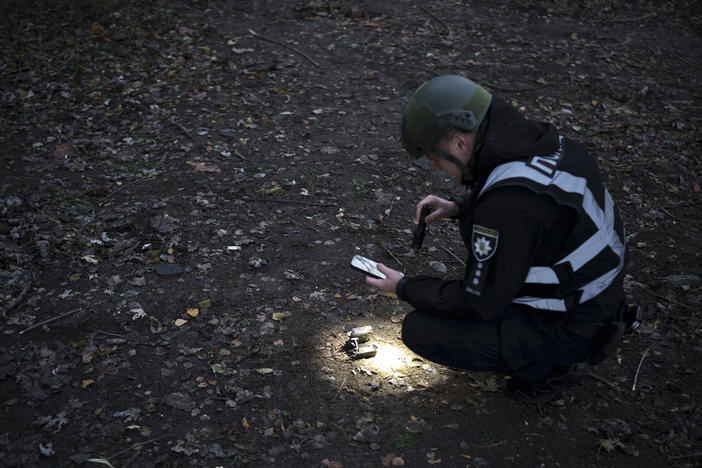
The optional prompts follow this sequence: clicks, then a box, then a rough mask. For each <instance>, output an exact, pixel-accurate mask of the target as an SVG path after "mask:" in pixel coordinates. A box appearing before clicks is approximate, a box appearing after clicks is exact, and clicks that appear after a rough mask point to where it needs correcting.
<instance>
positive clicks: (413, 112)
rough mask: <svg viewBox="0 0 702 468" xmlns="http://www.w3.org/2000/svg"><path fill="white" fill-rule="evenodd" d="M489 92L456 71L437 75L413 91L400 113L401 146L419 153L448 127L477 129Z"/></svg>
mask: <svg viewBox="0 0 702 468" xmlns="http://www.w3.org/2000/svg"><path fill="white" fill-rule="evenodd" d="M491 99H492V95H491V94H490V93H489V92H488V91H487V90H486V89H485V88H483V87H482V86H480V85H478V84H476V83H474V82H473V81H471V80H469V79H467V78H463V77H462V76H458V75H444V76H439V77H436V78H434V79H432V80H429V81H427V82H426V83H424V84H423V85H421V86H420V87H419V88H417V90H416V91H415V92H414V94H413V95H412V97H411V98H410V100H409V102H408V103H407V106H406V107H405V112H404V115H403V116H402V128H401V132H402V146H404V148H405V150H407V152H408V153H409V154H410V155H412V156H414V157H418V156H421V155H423V154H426V153H428V152H430V151H434V149H435V146H436V143H437V142H438V141H439V138H440V137H441V135H442V134H443V133H444V132H445V131H446V130H448V129H449V128H457V129H459V130H463V131H466V132H474V131H476V130H478V128H479V127H480V124H481V123H482V121H483V119H484V118H485V114H486V113H487V110H488V108H489V107H490V101H491Z"/></svg>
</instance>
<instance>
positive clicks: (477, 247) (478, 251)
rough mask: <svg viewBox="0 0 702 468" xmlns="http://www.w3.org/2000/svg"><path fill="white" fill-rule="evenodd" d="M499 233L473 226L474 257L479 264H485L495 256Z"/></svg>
mask: <svg viewBox="0 0 702 468" xmlns="http://www.w3.org/2000/svg"><path fill="white" fill-rule="evenodd" d="M498 239H499V233H498V232H497V231H495V230H494V229H488V228H486V227H483V226H479V225H477V224H474V225H473V237H472V241H471V243H472V245H473V255H475V258H476V259H477V260H478V261H479V262H485V261H487V260H489V259H490V257H492V256H493V255H494V254H495V251H496V250H497V240H498Z"/></svg>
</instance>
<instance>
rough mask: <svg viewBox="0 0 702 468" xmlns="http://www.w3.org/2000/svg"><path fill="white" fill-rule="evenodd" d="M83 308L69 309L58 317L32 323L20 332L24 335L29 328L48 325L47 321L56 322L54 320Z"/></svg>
mask: <svg viewBox="0 0 702 468" xmlns="http://www.w3.org/2000/svg"><path fill="white" fill-rule="evenodd" d="M81 310H83V309H82V308H78V309H73V310H69V311H68V312H64V313H62V314H59V315H57V316H56V317H53V318H50V319H47V320H44V321H43V322H39V323H37V324H35V325H32V326H31V327H29V328H25V329H24V330H22V331H21V332H19V334H20V335H22V334H24V333H26V332H28V331H29V330H34V329H35V328H37V327H41V326H42V325H46V324H47V323H51V322H54V321H56V320H59V319H62V318H64V317H68V316H69V315H72V314H75V313H76V312H80V311H81Z"/></svg>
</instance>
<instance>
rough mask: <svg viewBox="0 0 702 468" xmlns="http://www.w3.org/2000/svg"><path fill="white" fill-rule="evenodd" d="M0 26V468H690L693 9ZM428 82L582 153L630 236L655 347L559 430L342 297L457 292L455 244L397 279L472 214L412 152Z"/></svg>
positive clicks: (403, 4)
mask: <svg viewBox="0 0 702 468" xmlns="http://www.w3.org/2000/svg"><path fill="white" fill-rule="evenodd" d="M0 9H1V10H2V15H0V16H2V20H1V23H0V24H1V29H0V48H1V53H0V84H1V87H0V92H1V98H0V106H1V111H0V130H1V134H2V137H1V141H2V145H1V146H0V158H1V169H0V171H2V172H1V174H2V175H1V177H0V213H2V215H1V217H0V319H1V320H0V334H1V336H2V341H1V345H0V346H1V349H2V354H1V355H0V465H1V466H12V467H15V466H16V467H31V466H46V467H63V466H73V465H86V466H99V465H102V466H113V467H115V468H116V467H126V466H129V467H149V466H169V467H183V466H208V467H217V466H222V467H229V466H242V465H247V466H267V465H272V466H310V467H319V466H321V467H378V466H403V465H404V466H410V467H418V466H427V465H439V466H449V467H464V466H465V467H468V466H470V467H537V466H538V467H573V466H578V467H581V466H582V467H590V466H592V467H610V466H611V467H641V466H650V467H661V466H674V467H691V466H699V465H700V464H702V430H701V429H700V427H701V426H702V408H701V407H700V401H702V391H701V388H702V379H701V378H700V372H702V369H701V368H700V365H699V363H700V361H701V360H702V347H701V345H700V343H701V341H700V338H701V337H702V314H701V310H700V304H701V302H702V288H701V286H702V285H701V284H700V283H701V280H700V275H701V274H702V271H701V269H700V264H701V262H700V251H699V246H700V245H701V244H702V234H701V232H700V228H701V227H702V214H701V213H700V209H699V204H700V199H701V196H702V189H701V188H700V183H701V166H700V150H701V148H702V145H701V140H702V136H701V135H702V133H701V132H700V127H701V126H702V108H701V104H700V103H701V98H702V92H701V91H700V89H701V84H702V83H700V81H701V80H700V72H701V68H702V67H701V65H700V63H701V61H700V50H702V40H701V35H700V33H701V32H702V27H701V24H702V22H701V20H702V7H701V4H700V3H699V2H697V1H694V0H691V1H682V0H681V1H677V0H676V1H668V2H663V1H646V2H643V1H634V2H624V1H599V0H593V1H555V0H554V1H548V0H533V1H525V2H516V1H507V0H496V1H474V2H464V1H458V0H442V1H440V0H436V1H435V0H431V1H425V2H416V1H411V0H395V1H393V2H376V1H365V2H363V1H358V2H344V1H336V0H331V1H322V0H311V1H302V0H300V1H295V0H287V1H283V0H275V1H274V0H248V1H244V0H241V1H235V0H230V1H225V0H222V1H216V0H210V1H204V0H203V1H175V2H170V1H168V2H167V1H154V2H139V1H125V2H118V1H111V0H101V1H87V0H74V1H67V0H61V1H32V2H25V1H19V0H10V1H5V2H2V4H1V5H0ZM444 73H457V74H462V75H465V76H467V77H470V78H472V79H473V80H475V81H477V82H479V83H482V84H484V85H485V86H486V87H487V88H488V89H489V90H490V91H491V92H493V93H494V94H496V95H499V96H501V97H503V98H504V99H506V100H508V101H509V102H511V103H512V104H513V105H514V106H517V107H518V108H520V109H522V110H523V111H524V112H525V113H526V114H527V115H529V116H530V117H532V118H535V119H538V120H545V121H550V122H553V123H554V124H556V125H557V126H558V127H559V128H560V130H561V132H562V134H564V135H567V136H569V137H572V138H575V139H578V140H580V141H582V142H583V143H584V144H585V145H586V146H587V147H588V149H589V150H590V151H591V152H592V154H594V155H595V156H596V157H597V158H598V160H599V161H600V165H601V169H602V172H603V173H604V176H605V179H606V181H607V184H608V186H609V188H610V191H611V192H612V194H613V197H614V198H615V200H616V202H617V203H618V204H619V207H620V209H621V211H622V214H623V217H624V220H625V223H626V227H627V236H628V243H629V248H630V254H631V262H630V265H629V267H628V276H627V278H626V288H627V292H628V294H629V296H630V298H631V300H632V301H635V302H637V303H638V304H640V305H641V306H642V307H643V308H644V311H645V320H646V321H645V323H644V325H643V326H642V327H641V328H640V329H639V330H638V331H637V333H635V334H634V335H630V336H627V337H626V338H625V339H624V340H623V342H622V344H621V347H620V348H619V349H618V350H617V352H616V353H615V355H613V356H612V357H611V358H609V359H608V360H606V361H605V362H604V363H603V364H601V365H600V366H598V367H596V368H593V369H592V372H591V374H590V376H589V377H590V378H588V379H587V380H586V381H585V383H584V384H583V385H582V386H579V387H577V388H574V389H573V390H571V391H568V392H566V394H565V395H564V397H563V398H562V399H560V400H558V401H555V402H553V403H551V404H547V405H541V406H528V405H523V404H519V403H515V402H513V401H511V400H508V399H506V398H505V397H504V396H503V394H502V393H501V390H500V389H501V387H502V386H503V385H504V378H502V377H501V376H495V375H491V374H483V373H472V372H464V371H459V370H455V369H448V368H444V367H441V366H438V365H435V364H432V363H431V362H427V361H424V360H422V359H420V358H418V357H417V356H414V355H412V354H411V353H409V351H408V350H407V349H406V348H404V347H403V345H402V343H401V341H400V339H399V337H398V334H399V331H400V327H401V322H402V318H403V316H404V315H405V314H406V313H407V312H409V308H408V305H407V304H404V303H401V302H399V301H398V300H397V299H396V298H392V297H387V296H385V295H382V294H378V292H377V291H374V290H372V289H370V288H369V287H367V286H366V285H365V284H364V282H363V277H362V276H361V275H360V274H358V273H356V272H354V271H353V270H351V269H350V268H349V267H348V263H349V260H350V258H351V256H352V255H353V254H356V253H360V254H364V255H367V256H370V257H372V258H375V259H377V260H379V261H382V262H384V263H386V264H388V265H390V266H393V267H395V268H397V269H400V270H402V271H405V272H406V273H407V274H409V275H412V274H418V273H431V274H433V275H436V276H445V277H458V276H460V275H461V274H462V262H463V261H464V259H465V257H466V255H467V253H466V251H465V248H464V247H463V244H462V243H461V241H460V236H459V234H458V231H457V227H456V226H455V225H454V224H453V223H452V222H443V223H436V224H434V225H430V226H429V228H428V229H427V238H426V240H425V243H424V248H423V249H422V250H421V251H420V252H419V254H418V255H416V256H411V255H407V253H408V251H409V244H410V240H411V237H412V231H413V229H414V221H413V216H414V206H415V204H416V203H417V202H418V201H419V200H420V199H421V198H422V197H423V196H424V195H428V194H430V193H435V194H437V195H443V196H447V197H448V196H451V195H456V194H460V193H461V187H459V186H457V184H456V183H455V182H453V181H451V180H449V179H448V178H447V176H445V175H443V174H438V173H433V172H431V171H429V170H427V167H426V165H423V164H422V162H421V161H412V160H411V159H410V158H409V157H408V156H407V155H406V154H405V153H404V152H403V150H402V148H401V145H400V143H399V138H398V133H399V131H398V124H399V120H400V116H401V110H402V107H403V106H404V104H405V102H406V99H407V97H408V96H409V94H410V93H411V91H412V90H413V89H414V88H415V87H416V86H417V85H418V84H420V83H421V82H423V81H425V80H427V79H429V78H431V77H433V76H435V75H437V74H444ZM361 325H372V326H373V330H374V336H373V339H374V343H375V344H377V345H378V347H379V352H378V355H377V356H376V357H375V358H373V359H365V360H352V359H350V358H349V356H348V354H347V353H346V352H345V350H344V345H345V343H346V341H347V338H348V336H347V333H346V332H347V331H348V330H349V329H350V328H351V327H355V326H361Z"/></svg>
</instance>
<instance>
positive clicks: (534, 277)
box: [524, 266, 559, 284]
mask: <svg viewBox="0 0 702 468" xmlns="http://www.w3.org/2000/svg"><path fill="white" fill-rule="evenodd" d="M524 282H525V283H539V284H558V283H559V281H558V276H556V272H555V271H553V268H551V267H545V266H534V267H531V268H529V273H528V274H527V277H526V279H525V280H524Z"/></svg>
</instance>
